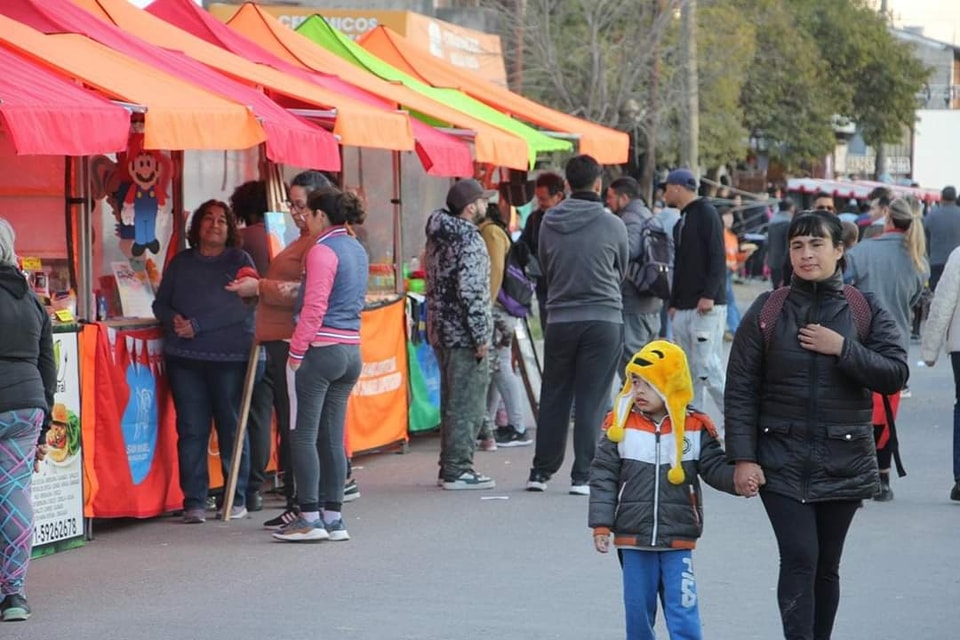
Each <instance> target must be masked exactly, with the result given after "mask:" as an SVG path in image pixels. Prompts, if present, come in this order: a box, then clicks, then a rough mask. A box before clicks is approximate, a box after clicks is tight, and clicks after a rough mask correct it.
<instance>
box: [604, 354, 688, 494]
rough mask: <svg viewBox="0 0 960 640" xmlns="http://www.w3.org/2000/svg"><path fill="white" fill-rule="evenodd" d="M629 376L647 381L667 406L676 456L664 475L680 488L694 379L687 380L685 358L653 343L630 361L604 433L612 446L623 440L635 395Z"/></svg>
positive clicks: (682, 478)
mask: <svg viewBox="0 0 960 640" xmlns="http://www.w3.org/2000/svg"><path fill="white" fill-rule="evenodd" d="M631 374H634V375H637V376H639V377H640V378H643V379H644V380H646V381H647V382H648V383H649V384H650V386H651V387H653V388H654V389H656V391H657V393H659V394H660V397H661V398H663V400H664V402H665V403H666V405H667V414H668V415H669V416H670V424H671V426H672V428H673V437H674V442H675V443H676V445H675V447H674V449H675V455H674V459H673V461H672V462H671V468H670V471H669V472H668V473H667V479H668V480H670V482H671V483H672V484H682V483H683V481H684V473H683V466H682V465H681V459H682V458H683V434H684V427H685V426H686V420H687V405H689V404H690V401H691V400H693V378H692V377H691V376H690V367H689V366H688V365H687V356H686V354H685V353H684V352H683V349H681V348H680V347H678V346H677V345H675V344H673V343H672V342H667V341H666V340H654V341H653V342H650V343H648V344H647V346H645V347H644V348H643V349H641V350H640V351H638V352H637V353H635V354H634V355H633V357H632V358H630V362H629V363H628V364H627V368H626V371H625V372H624V378H625V379H626V380H625V382H624V384H623V389H622V390H621V391H620V395H618V396H617V399H616V401H615V402H614V404H613V424H612V425H611V426H610V428H609V429H607V438H609V439H610V440H612V441H613V442H620V441H621V440H623V426H624V424H626V422H627V417H628V416H629V415H630V410H631V409H632V408H633V401H634V397H635V395H636V394H635V392H634V390H633V383H632V382H631V381H630V375H631Z"/></svg>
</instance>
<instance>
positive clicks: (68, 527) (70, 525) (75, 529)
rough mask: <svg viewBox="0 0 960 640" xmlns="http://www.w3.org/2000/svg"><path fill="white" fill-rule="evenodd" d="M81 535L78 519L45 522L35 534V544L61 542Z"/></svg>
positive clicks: (38, 527)
mask: <svg viewBox="0 0 960 640" xmlns="http://www.w3.org/2000/svg"><path fill="white" fill-rule="evenodd" d="M78 535H80V527H79V526H78V524H77V519H76V518H62V519H60V520H55V521H53V522H44V523H43V524H40V525H38V526H37V528H36V529H35V530H34V532H33V543H34V544H36V545H41V544H48V543H50V542H59V541H60V540H66V539H67V538H75V537H77V536H78Z"/></svg>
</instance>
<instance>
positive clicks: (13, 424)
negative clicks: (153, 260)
mask: <svg viewBox="0 0 960 640" xmlns="http://www.w3.org/2000/svg"><path fill="white" fill-rule="evenodd" d="M14 237H15V234H14V231H13V227H11V226H10V224H9V223H8V222H7V221H6V220H4V219H3V218H0V327H2V328H3V332H2V333H0V598H2V600H0V620H2V621H4V622H10V621H13V620H26V619H27V618H29V617H30V606H29V605H28V604H27V599H26V597H25V596H24V592H23V583H24V580H25V578H26V577H27V569H28V567H29V565H30V552H31V549H30V545H31V543H32V542H33V503H32V501H31V498H30V487H31V483H32V480H33V475H32V474H33V472H34V471H35V470H36V465H37V462H39V461H40V460H43V458H44V456H45V455H46V451H47V447H46V438H45V432H46V430H47V428H48V427H49V425H50V413H51V409H52V408H53V394H54V392H55V391H56V385H57V368H56V363H55V362H54V359H53V334H52V329H51V325H50V317H49V316H47V312H46V310H44V308H43V305H41V304H40V301H39V300H38V299H37V297H36V296H35V295H33V291H31V289H30V285H29V284H27V279H26V278H25V277H24V275H23V273H22V272H21V271H20V269H19V268H18V267H17V255H16V252H15V251H14V247H13V242H14Z"/></svg>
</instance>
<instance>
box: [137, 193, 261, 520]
mask: <svg viewBox="0 0 960 640" xmlns="http://www.w3.org/2000/svg"><path fill="white" fill-rule="evenodd" d="M187 240H188V242H189V243H190V248H189V249H187V250H186V251H182V252H180V253H179V254H177V255H176V257H174V258H173V260H171V261H170V264H169V265H168V266H167V268H166V270H165V271H164V274H163V280H162V281H161V282H160V288H159V290H158V291H157V297H156V300H155V301H154V303H153V313H154V315H156V317H157V320H159V321H160V323H161V324H162V325H163V328H164V330H165V334H166V335H165V338H164V356H165V359H166V366H167V375H168V376H169V379H170V390H171V392H172V393H173V403H174V406H175V407H176V410H177V436H178V439H177V453H178V456H179V460H180V489H181V490H182V491H183V496H184V497H183V521H184V522H186V523H188V524H199V523H202V522H204V521H205V520H206V517H205V507H206V502H207V490H208V488H209V477H208V474H207V443H208V442H209V440H210V422H211V419H212V420H213V422H214V423H215V425H216V429H217V441H218V442H219V446H220V461H221V465H222V468H223V472H224V477H226V476H227V464H228V461H229V460H230V459H231V456H232V452H233V447H234V445H235V442H234V441H235V439H236V433H237V424H238V422H239V414H240V402H241V396H242V395H243V381H244V377H245V374H246V370H247V359H248V357H249V355H250V348H251V346H252V343H253V307H252V306H251V305H247V304H245V303H244V302H243V301H242V300H241V299H240V298H238V297H237V296H236V295H234V294H233V293H231V292H230V291H228V290H227V289H226V286H227V285H228V284H229V283H231V282H233V281H234V280H235V279H236V278H237V277H238V275H239V276H243V275H244V273H251V274H255V273H256V270H255V269H254V266H253V261H252V260H251V259H250V256H249V255H248V254H247V253H246V252H244V251H243V250H241V249H239V248H238V246H239V244H240V234H239V231H238V229H237V220H236V218H235V217H234V215H233V212H232V211H231V210H230V207H229V206H227V204H226V203H224V202H220V201H218V200H208V201H207V202H204V203H203V204H202V205H200V207H199V208H198V209H197V210H196V212H195V213H194V214H193V218H192V220H191V222H190V229H189V231H188V232H187ZM241 446H242V447H243V456H242V458H241V462H240V472H239V474H238V481H237V491H236V498H235V501H234V507H233V510H232V511H231V514H230V517H231V518H243V517H246V515H247V509H246V507H245V506H244V505H245V496H246V484H247V476H248V475H249V471H250V460H249V451H248V446H247V443H246V439H245V441H244V442H243V443H242V445H241Z"/></svg>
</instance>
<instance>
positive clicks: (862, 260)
mask: <svg viewBox="0 0 960 640" xmlns="http://www.w3.org/2000/svg"><path fill="white" fill-rule="evenodd" d="M922 213H923V206H922V205H921V204H920V202H919V201H918V200H917V199H916V198H914V197H912V196H907V197H904V198H897V199H895V200H894V201H893V202H891V203H890V207H889V210H888V211H887V216H886V220H885V226H884V232H883V235H880V236H877V237H876V238H871V239H869V240H865V241H863V242H861V243H859V244H858V245H857V246H856V247H854V248H853V249H851V250H850V252H849V253H847V270H846V274H845V277H844V279H845V280H846V281H847V282H848V283H850V284H852V285H854V286H855V287H857V288H858V289H860V290H861V291H869V292H870V293H872V294H873V295H874V296H875V297H876V298H877V301H878V302H879V303H880V306H882V307H883V308H884V309H886V310H887V312H888V313H890V315H892V316H893V318H894V320H895V321H896V323H897V328H898V329H899V331H900V346H901V347H903V349H904V351H907V350H908V349H909V346H910V327H911V312H912V309H913V307H914V306H915V305H916V304H917V302H918V301H919V300H920V295H921V294H922V293H923V286H924V283H926V281H927V278H928V277H929V274H930V267H929V266H928V264H927V259H926V257H925V256H926V253H927V245H926V239H925V236H924V233H923V223H922V221H921V216H922ZM906 391H907V389H906V387H904V392H906ZM900 396H901V394H894V395H893V396H889V400H890V406H891V409H892V412H893V413H894V415H895V414H896V410H897V407H898V405H899V400H900ZM904 397H906V396H904ZM873 424H874V437H875V438H876V440H877V462H878V463H879V465H880V491H878V492H877V495H876V496H874V499H875V500H877V501H880V502H889V501H890V500H893V491H892V490H891V489H890V463H891V460H892V457H893V454H894V450H893V449H894V447H895V446H896V442H895V440H892V438H891V434H890V427H889V425H888V424H887V417H886V410H885V409H884V404H883V398H882V396H879V395H875V396H874V412H873Z"/></svg>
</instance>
